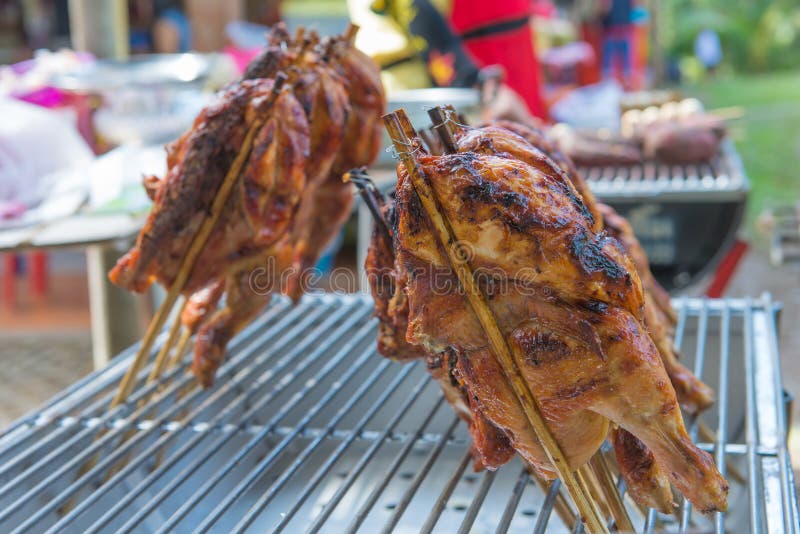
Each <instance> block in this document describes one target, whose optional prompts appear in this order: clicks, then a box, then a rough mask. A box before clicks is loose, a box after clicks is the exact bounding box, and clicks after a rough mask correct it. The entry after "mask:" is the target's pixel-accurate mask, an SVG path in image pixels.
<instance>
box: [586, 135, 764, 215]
mask: <svg viewBox="0 0 800 534" xmlns="http://www.w3.org/2000/svg"><path fill="white" fill-rule="evenodd" d="M579 171H580V172H581V174H582V175H583V176H584V178H585V179H586V180H588V181H589V184H590V186H591V188H592V191H593V192H594V193H595V194H596V195H597V196H598V197H599V198H601V199H602V198H609V197H614V198H616V197H621V198H624V197H640V196H642V195H646V196H668V197H669V196H672V197H675V198H677V199H681V200H685V199H686V195H687V194H690V193H702V194H703V195H704V198H707V197H708V196H709V195H711V196H714V197H724V198H727V197H736V198H738V197H740V196H741V195H742V194H743V193H744V192H745V191H747V189H749V185H748V183H747V178H746V175H745V173H744V171H743V169H742V163H741V160H740V158H739V155H738V153H737V152H736V149H735V148H734V147H733V144H732V143H731V142H730V141H729V140H726V141H723V143H722V145H721V147H720V153H719V155H717V156H716V157H714V158H713V159H712V160H710V161H708V162H707V163H703V164H690V165H666V164H660V163H656V162H653V161H646V162H644V163H641V164H637V165H620V166H606V167H581V168H580V169H579Z"/></svg>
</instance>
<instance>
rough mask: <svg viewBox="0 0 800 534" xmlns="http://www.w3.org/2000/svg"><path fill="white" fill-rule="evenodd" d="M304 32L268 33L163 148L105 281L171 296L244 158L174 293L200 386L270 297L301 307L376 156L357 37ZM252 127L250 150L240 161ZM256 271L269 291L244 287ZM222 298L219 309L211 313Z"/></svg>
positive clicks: (368, 81)
mask: <svg viewBox="0 0 800 534" xmlns="http://www.w3.org/2000/svg"><path fill="white" fill-rule="evenodd" d="M303 33H304V32H303V31H302V30H301V31H299V32H298V34H297V36H296V37H295V38H294V39H293V38H291V37H290V36H289V33H288V32H287V31H286V28H285V26H284V25H281V24H279V25H276V26H275V27H274V29H273V31H272V33H271V35H270V36H269V39H268V45H267V47H266V48H265V50H264V51H263V52H262V53H261V54H259V56H257V57H256V58H255V59H254V60H253V61H252V62H251V63H250V65H248V67H247V69H246V71H245V73H244V76H243V78H242V79H241V80H239V81H238V82H236V83H235V84H232V85H231V86H230V87H228V88H227V89H226V90H224V91H223V92H222V93H221V94H220V95H219V97H218V99H217V101H216V102H215V103H214V104H212V105H211V106H209V107H208V108H206V109H205V110H203V111H202V112H201V113H200V115H199V116H198V117H197V119H196V120H195V123H194V125H193V126H192V128H191V129H189V130H188V131H187V132H186V133H184V134H183V135H182V136H181V137H180V138H179V139H177V140H176V141H174V142H173V143H170V144H169V145H168V146H167V147H166V148H167V167H168V172H167V176H166V177H165V179H164V180H160V179H159V178H158V177H155V176H148V177H145V179H144V180H143V182H144V186H145V190H146V191H147V193H148V195H150V196H151V198H152V199H153V201H154V207H153V210H152V211H151V214H150V216H149V218H148V221H147V223H146V225H145V228H144V229H143V230H142V232H141V233H140V235H139V238H138V240H137V243H136V246H135V247H134V248H133V249H132V250H131V251H130V252H128V254H126V255H125V257H123V258H122V259H121V260H120V261H119V262H118V264H117V266H116V267H115V268H114V269H113V270H112V272H111V273H110V277H111V279H112V281H114V282H115V283H117V284H118V285H120V286H122V287H125V288H127V289H130V290H134V291H144V290H145V289H146V288H147V287H148V286H149V285H150V284H151V283H152V282H153V281H157V282H158V283H161V284H163V285H165V286H168V285H171V284H172V283H173V281H174V280H175V278H176V276H177V273H178V270H179V267H180V264H181V263H182V261H183V258H184V257H185V256H186V252H187V250H188V248H189V245H190V243H191V241H192V239H193V238H194V235H195V234H196V233H197V230H198V228H199V227H200V226H201V224H202V222H203V220H204V218H205V215H206V213H208V212H209V211H210V208H211V205H212V203H213V202H214V198H215V196H216V192H217V191H218V190H219V186H220V184H221V183H222V181H223V179H224V177H225V176H226V174H227V173H228V172H229V169H230V168H231V166H232V164H233V162H234V160H235V159H236V158H237V157H242V156H246V158H247V159H246V160H245V163H244V166H243V169H242V171H241V173H240V176H239V178H238V181H237V182H236V184H235V186H234V189H233V192H232V194H231V197H230V198H229V200H228V202H227V204H226V205H225V207H224V208H223V212H222V214H221V215H220V218H219V220H218V222H217V223H216V224H215V226H214V228H213V229H212V232H211V235H210V236H209V238H208V240H207V242H206V245H205V247H204V248H203V250H202V252H201V253H200V256H199V258H198V259H197V261H196V262H195V264H194V266H193V267H192V270H191V274H190V276H189V280H188V281H187V283H186V284H185V286H184V287H183V293H184V294H187V295H191V296H190V299H189V301H188V303H187V305H186V307H185V309H184V313H183V314H182V318H181V319H182V322H183V324H184V326H185V327H186V328H187V329H188V330H189V331H190V332H194V331H197V332H198V336H197V343H196V345H195V360H194V365H193V368H194V370H195V373H196V375H197V376H198V379H199V381H200V382H201V383H202V384H203V385H206V386H207V385H209V384H210V383H211V381H212V379H213V375H214V372H215V370H216V368H217V367H218V366H219V364H220V362H221V361H222V358H223V356H224V351H225V346H226V344H227V342H228V341H229V340H230V338H231V337H232V336H233V335H234V334H235V333H236V332H237V331H238V330H240V329H241V328H242V327H243V326H244V325H245V324H246V323H247V322H249V321H250V320H251V319H252V317H253V316H255V315H256V314H257V313H258V312H259V311H260V310H261V309H262V308H263V307H264V306H265V305H266V304H267V303H268V302H269V300H270V297H271V295H272V294H274V293H276V292H283V293H286V294H288V295H289V296H291V297H292V298H293V299H295V300H296V299H297V298H299V297H300V295H301V293H302V290H303V284H302V273H303V272H304V271H305V270H307V268H308V267H310V266H313V265H314V264H315V263H316V262H317V261H318V258H319V256H320V254H321V253H322V251H323V250H324V248H325V246H327V244H328V243H329V242H330V240H331V239H332V238H333V237H334V236H335V235H336V234H337V233H338V232H339V230H340V229H341V226H342V224H343V223H344V222H345V220H346V218H347V217H348V215H349V213H350V209H351V205H352V194H351V191H350V186H349V185H346V184H343V183H342V181H341V173H342V172H343V171H345V170H347V169H348V168H349V166H359V165H368V164H370V163H371V162H372V160H373V159H374V157H375V155H376V153H377V148H378V144H379V131H378V130H377V124H378V120H379V118H380V114H381V113H382V112H383V105H384V98H383V88H382V87H381V84H380V77H379V73H378V70H377V67H376V66H375V65H374V64H373V63H371V60H369V58H367V57H366V56H364V55H363V54H361V53H360V52H358V51H356V50H355V49H354V48H353V47H352V37H353V33H354V32H348V35H347V36H346V38H333V39H329V40H328V41H326V42H325V43H323V45H322V46H321V47H318V46H317V45H318V44H319V41H320V40H319V37H318V36H317V35H316V34H314V33H313V32H311V33H310V34H309V35H308V36H307V37H306V38H303ZM280 72H289V73H290V77H291V79H292V82H291V84H292V90H291V91H284V92H282V93H280V95H278V94H277V93H276V92H275V91H273V81H272V79H273V78H275V77H276V76H278V74H279V73H280ZM273 93H275V94H273ZM276 96H277V98H273V99H274V103H273V102H272V101H270V100H268V99H269V98H272V97H276ZM262 121H263V122H262ZM256 124H259V125H260V128H259V130H258V131H257V132H256V135H255V140H254V142H253V147H252V150H251V151H250V152H249V153H248V154H242V155H240V154H239V152H240V150H241V148H242V144H243V141H244V139H245V136H246V134H247V132H248V130H249V129H250V128H252V127H253V126H254V125H256ZM312 155H313V158H312V157H310V156H312ZM264 264H267V265H268V266H269V267H268V269H267V271H268V273H267V277H268V278H270V280H269V289H268V290H263V291H262V290H256V289H254V288H253V287H250V282H251V281H252V280H250V277H251V276H252V274H253V272H254V271H253V269H254V268H255V266H257V265H264ZM270 269H271V270H270ZM287 274H288V276H286V275H287ZM273 276H274V278H272V277H273ZM223 292H224V294H225V295H226V300H225V306H224V307H223V308H222V309H221V310H218V311H216V307H217V305H218V302H219V300H220V299H221V295H222V293H223Z"/></svg>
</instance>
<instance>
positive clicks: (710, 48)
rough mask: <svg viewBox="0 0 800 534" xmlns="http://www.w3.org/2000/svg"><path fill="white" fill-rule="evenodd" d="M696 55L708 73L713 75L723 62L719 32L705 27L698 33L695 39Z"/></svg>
mask: <svg viewBox="0 0 800 534" xmlns="http://www.w3.org/2000/svg"><path fill="white" fill-rule="evenodd" d="M694 55H695V56H697V59H698V60H699V61H700V63H702V64H703V66H704V67H705V68H706V74H711V75H713V74H714V72H715V71H716V69H717V67H718V66H719V64H720V63H721V62H722V44H721V43H720V40H719V34H718V33H717V32H715V31H714V30H712V29H710V28H705V29H704V30H702V31H701V32H700V33H698V34H697V38H696V39H695V40H694Z"/></svg>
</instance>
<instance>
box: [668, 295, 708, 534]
mask: <svg viewBox="0 0 800 534" xmlns="http://www.w3.org/2000/svg"><path fill="white" fill-rule="evenodd" d="M703 303H704V304H703V306H702V307H701V308H700V317H699V320H698V326H697V330H698V333H697V347H696V349H695V361H694V376H696V377H697V378H698V379H699V380H701V381H705V380H704V378H703V368H704V364H705V360H706V339H707V337H708V307H707V306H706V305H705V301H703ZM684 329H685V325H684ZM683 334H684V331H682V332H681V338H680V339H679V338H678V336H677V332H676V335H675V346H676V347H677V349H678V351H680V350H681V346H682V344H683ZM698 422H699V418H698V417H697V416H696V415H695V416H692V417H691V418H690V422H689V437H690V438H691V439H692V441H694V442H696V441H697V432H698ZM680 514H681V522H680V534H685V532H686V530H687V529H688V528H689V525H690V523H691V517H692V505H691V503H690V502H689V500H688V499H686V497H681V508H680Z"/></svg>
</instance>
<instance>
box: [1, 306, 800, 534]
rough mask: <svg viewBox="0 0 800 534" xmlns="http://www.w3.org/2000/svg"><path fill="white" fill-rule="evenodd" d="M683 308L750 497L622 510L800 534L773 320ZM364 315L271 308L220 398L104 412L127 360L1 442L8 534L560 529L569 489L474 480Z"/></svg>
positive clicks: (448, 432)
mask: <svg viewBox="0 0 800 534" xmlns="http://www.w3.org/2000/svg"><path fill="white" fill-rule="evenodd" d="M676 304H677V307H678V309H679V311H680V324H679V327H678V330H677V340H676V341H677V343H678V344H679V346H680V347H681V351H682V353H683V355H684V356H683V357H684V358H685V361H686V362H687V363H688V365H689V366H693V367H694V368H695V370H696V372H697V373H698V375H700V376H701V377H702V378H703V379H704V380H705V381H707V382H708V383H709V384H710V385H712V386H713V387H714V388H715V389H716V390H717V392H718V397H719V402H718V403H717V405H716V406H715V407H714V408H713V409H712V410H710V411H709V412H708V413H707V414H704V415H703V419H704V422H705V423H706V424H707V425H708V426H709V427H710V428H712V429H715V430H716V441H715V442H714V443H702V444H701V446H702V447H703V448H704V449H705V450H708V451H710V452H712V453H713V454H714V455H715V458H716V460H717V461H718V463H719V465H720V466H723V467H721V468H722V469H725V467H724V466H725V464H726V462H722V460H723V459H726V460H727V465H728V466H735V468H736V469H738V470H740V471H741V472H742V473H744V475H745V477H746V478H747V482H746V483H745V484H736V483H732V485H731V494H730V512H729V513H728V514H727V516H722V515H719V516H717V517H711V518H706V517H703V516H701V515H699V514H693V513H692V510H691V508H690V507H689V506H688V505H687V504H686V503H685V502H684V503H682V505H681V509H680V511H679V513H678V514H677V516H678V518H677V519H676V518H675V517H672V516H661V515H659V514H656V513H654V512H652V511H651V512H650V513H648V514H646V515H645V514H643V513H641V512H640V511H639V510H638V509H637V508H636V507H634V506H632V505H630V511H631V515H632V517H633V519H634V522H635V524H636V526H637V528H638V529H640V530H641V531H644V532H652V531H653V530H654V529H666V530H668V531H675V532H682V531H687V530H690V529H691V530H694V529H701V530H716V531H717V532H722V531H723V530H724V529H727V530H729V531H735V532H742V531H745V530H748V529H749V530H751V531H753V532H796V531H797V526H796V525H797V518H798V515H797V505H796V495H795V492H794V483H793V477H792V472H791V469H790V463H789V458H788V453H787V449H786V445H785V439H786V421H785V417H786V414H785V407H784V401H783V394H782V391H781V388H780V372H779V367H778V352H777V345H776V343H777V341H776V340H777V337H776V324H775V319H776V314H777V313H776V309H777V308H776V306H774V305H773V304H772V303H771V301H770V300H769V298H768V297H765V298H763V299H760V300H758V301H754V302H751V301H750V300H682V301H678V302H677V303H676ZM371 309H372V304H371V301H370V300H369V299H368V298H366V297H362V296H347V297H342V296H331V295H327V296H314V297H307V298H305V299H304V300H303V301H302V303H301V304H300V305H298V306H296V307H294V308H292V307H290V306H289V304H288V303H287V302H286V301H285V300H278V301H276V303H275V304H274V305H273V306H272V307H271V308H270V309H269V310H268V311H267V312H265V313H264V315H263V316H262V317H261V318H260V319H258V320H257V321H256V322H255V323H254V324H252V325H251V326H250V327H249V328H247V329H246V330H245V331H244V332H243V333H242V334H241V335H239V336H238V337H237V338H236V340H235V341H234V343H233V344H232V347H231V357H230V358H229V359H228V361H227V362H226V363H225V365H224V366H223V367H222V368H221V370H220V373H219V375H218V379H217V382H218V385H217V387H215V388H213V389H211V390H209V391H199V390H192V391H191V392H189V393H187V394H185V395H181V393H180V392H181V390H182V389H183V388H184V386H186V385H187V384H190V383H191V380H190V376H189V375H188V374H187V373H186V372H185V367H184V368H182V369H177V370H175V371H174V372H172V373H170V374H169V375H167V376H165V377H164V379H163V380H162V382H161V384H159V385H157V386H144V384H143V382H140V383H139V385H138V387H137V389H136V391H135V393H134V395H133V396H132V397H131V399H130V401H129V402H128V403H127V404H125V405H122V406H120V407H118V408H117V409H115V410H112V411H111V412H107V411H106V406H108V402H109V400H110V397H111V395H112V394H113V390H114V387H115V385H116V383H117V381H118V380H119V378H120V376H121V375H122V374H123V372H124V370H125V368H126V366H127V363H128V362H129V359H130V357H131V354H132V353H131V351H128V352H127V353H125V354H123V355H121V356H120V357H119V358H118V359H117V360H115V362H114V363H113V364H112V365H111V366H110V367H109V368H107V369H105V370H103V371H100V372H98V373H95V374H93V375H91V376H89V377H88V378H87V379H85V380H83V381H81V382H79V383H78V384H76V385H75V386H73V387H72V388H70V389H68V390H66V391H65V392H63V393H62V394H61V395H60V396H59V397H57V398H56V399H54V400H53V401H51V402H50V403H49V404H47V405H46V406H45V407H44V408H43V409H41V410H40V411H38V412H36V413H33V414H31V415H29V416H27V417H25V418H23V419H21V420H19V421H18V422H17V423H15V424H14V425H12V426H11V427H9V428H8V429H6V430H5V431H4V432H3V434H2V435H0V530H1V531H3V532H9V531H19V532H39V531H48V532H57V531H58V532H64V531H75V532H98V531H112V530H114V531H116V530H122V531H132V530H136V531H158V532H166V531H178V532H193V531H198V532H207V531H219V532H240V531H245V530H249V531H253V532H263V531H266V530H284V531H287V532H296V531H299V530H306V529H308V530H312V531H318V530H319V531H326V532H341V531H347V532H352V531H356V530H360V531H363V532H377V531H379V530H381V529H382V530H383V531H390V530H395V531H399V532H416V531H420V530H422V531H423V532H431V531H437V532H456V531H458V532H468V531H474V532H484V531H496V532H505V531H511V532H530V531H531V530H533V531H534V532H544V531H545V530H547V531H548V532H561V531H566V528H565V527H564V525H563V524H562V523H561V522H560V519H559V518H558V516H557V515H556V514H554V513H552V510H553V503H554V500H555V497H556V492H557V491H558V484H557V483H556V484H554V485H553V486H551V489H550V491H549V492H548V493H546V494H545V493H543V492H542V491H541V490H540V489H539V486H538V485H536V484H534V483H533V481H532V480H530V479H529V477H528V474H527V473H526V471H525V470H524V469H523V468H522V465H521V464H520V463H519V462H518V461H514V462H512V463H510V464H509V465H507V466H504V467H503V468H501V469H499V470H498V471H497V472H494V473H489V472H483V473H473V472H472V469H471V467H470V457H469V453H468V446H469V445H468V444H469V441H468V435H467V431H466V428H465V425H464V424H462V423H461V422H460V421H459V420H458V419H457V418H456V416H455V415H454V414H453V411H452V410H451V409H450V407H449V406H447V404H446V403H444V402H443V400H442V398H441V395H440V393H439V390H438V387H437V385H436V384H435V383H433V382H432V381H431V380H430V379H429V378H428V375H427V373H426V372H425V369H424V366H423V365H420V364H413V365H401V364H396V363H391V362H389V361H387V360H385V359H383V358H381V357H380V356H378V355H377V353H376V352H375V350H374V345H375V326H376V325H375V320H374V319H372V318H371ZM147 373H148V369H145V370H144V371H143V372H142V375H141V378H142V380H143V379H144V377H146V376H147ZM155 389H158V390H159V392H158V396H157V397H156V400H155V401H153V402H150V403H147V404H145V405H143V406H142V407H141V408H137V405H138V404H139V403H138V401H139V400H140V399H141V398H143V396H145V395H146V394H147V393H149V392H150V391H151V390H155ZM100 428H107V429H108V431H107V432H106V433H105V434H104V435H103V436H102V437H101V438H100V439H98V440H95V436H97V434H98V432H99V429H100ZM691 428H692V433H693V435H694V437H695V438H696V437H697V425H696V424H693V425H692V427H691ZM131 429H134V430H135V433H133V435H132V437H131V438H130V439H129V440H127V441H126V442H124V444H122V445H121V446H117V444H118V443H119V441H120V438H121V437H122V436H123V435H125V434H128V433H129V431H130V430H131ZM95 452H99V453H100V458H101V460H100V461H99V462H98V464H97V465H96V466H95V467H94V468H93V469H92V470H91V471H90V472H89V473H88V474H86V475H85V476H82V477H80V478H76V475H77V473H78V470H79V468H80V466H81V465H83V464H84V462H85V461H86V460H87V458H89V457H91V456H92V455H93V454H94V453H95ZM123 457H124V458H127V459H128V463H127V465H126V466H125V467H124V468H122V469H121V470H119V471H118V472H116V474H114V475H113V476H112V477H111V478H110V479H108V480H107V479H106V475H105V473H107V472H108V467H109V466H111V465H113V464H115V463H116V461H117V460H119V459H120V458H123ZM67 502H70V503H71V505H72V507H71V509H70V511H69V512H68V513H65V512H64V510H63V508H62V507H63V505H64V504H65V503H67ZM629 504H630V503H629Z"/></svg>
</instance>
